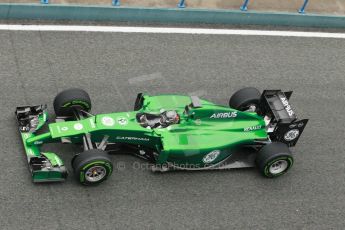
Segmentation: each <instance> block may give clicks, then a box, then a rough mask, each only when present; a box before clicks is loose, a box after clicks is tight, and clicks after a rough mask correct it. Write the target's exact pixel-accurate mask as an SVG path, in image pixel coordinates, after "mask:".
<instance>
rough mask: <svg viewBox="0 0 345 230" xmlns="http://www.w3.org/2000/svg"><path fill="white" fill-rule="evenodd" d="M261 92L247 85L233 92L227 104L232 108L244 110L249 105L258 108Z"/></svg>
mask: <svg viewBox="0 0 345 230" xmlns="http://www.w3.org/2000/svg"><path fill="white" fill-rule="evenodd" d="M260 97H261V93H260V91H259V90H258V89H256V88H253V87H247V88H243V89H240V90H238V91H237V92H235V93H234V94H233V95H232V96H231V98H230V101H229V106H230V107H231V108H233V109H237V110H240V111H245V110H247V109H249V108H250V106H255V107H256V108H258V105H259V101H260Z"/></svg>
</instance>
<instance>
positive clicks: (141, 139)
mask: <svg viewBox="0 0 345 230" xmlns="http://www.w3.org/2000/svg"><path fill="white" fill-rule="evenodd" d="M116 139H117V140H127V141H150V138H147V137H119V136H117V137H116Z"/></svg>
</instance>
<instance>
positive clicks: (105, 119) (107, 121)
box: [101, 117, 115, 126]
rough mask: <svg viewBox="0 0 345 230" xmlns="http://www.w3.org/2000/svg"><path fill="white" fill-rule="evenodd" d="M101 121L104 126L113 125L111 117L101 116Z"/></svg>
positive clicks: (113, 121)
mask: <svg viewBox="0 0 345 230" xmlns="http://www.w3.org/2000/svg"><path fill="white" fill-rule="evenodd" d="M101 122H102V124H103V125H105V126H113V125H115V120H114V119H113V118H111V117H102V120H101Z"/></svg>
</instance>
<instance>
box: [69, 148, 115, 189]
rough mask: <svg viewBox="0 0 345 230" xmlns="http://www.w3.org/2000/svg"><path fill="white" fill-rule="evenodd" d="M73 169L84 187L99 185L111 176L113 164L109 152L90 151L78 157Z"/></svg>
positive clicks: (74, 160)
mask: <svg viewBox="0 0 345 230" xmlns="http://www.w3.org/2000/svg"><path fill="white" fill-rule="evenodd" d="M72 167H73V170H74V174H75V176H76V178H77V180H78V181H79V182H80V183H81V184H83V185H96V184H99V183H101V182H103V181H105V180H106V179H108V177H109V176H110V175H111V173H112V171H113V164H112V162H111V159H110V157H109V155H108V154H107V152H105V151H102V150H99V149H90V150H87V151H85V152H82V153H80V154H78V155H76V156H75V157H74V158H73V161H72Z"/></svg>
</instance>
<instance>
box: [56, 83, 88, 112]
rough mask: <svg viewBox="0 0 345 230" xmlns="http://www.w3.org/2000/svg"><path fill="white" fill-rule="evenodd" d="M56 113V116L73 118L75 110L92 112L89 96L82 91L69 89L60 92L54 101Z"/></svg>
mask: <svg viewBox="0 0 345 230" xmlns="http://www.w3.org/2000/svg"><path fill="white" fill-rule="evenodd" d="M53 105H54V111H55V114H56V116H67V117H68V116H72V115H73V109H76V108H77V109H78V108H79V109H82V110H85V111H86V112H90V110H91V99H90V96H89V94H88V93H87V92H86V91H84V90H82V89H77V88H73V89H67V90H64V91H62V92H60V93H59V94H58V95H57V96H56V97H55V99H54V104H53Z"/></svg>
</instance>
